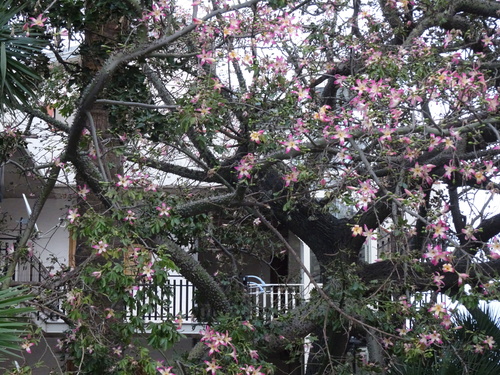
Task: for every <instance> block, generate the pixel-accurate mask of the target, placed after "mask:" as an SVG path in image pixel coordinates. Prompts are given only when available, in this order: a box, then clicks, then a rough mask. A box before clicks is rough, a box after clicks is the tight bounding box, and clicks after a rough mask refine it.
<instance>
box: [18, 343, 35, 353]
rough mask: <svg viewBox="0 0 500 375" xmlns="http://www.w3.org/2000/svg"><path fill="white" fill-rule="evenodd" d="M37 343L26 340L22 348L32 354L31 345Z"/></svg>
mask: <svg viewBox="0 0 500 375" xmlns="http://www.w3.org/2000/svg"><path fill="white" fill-rule="evenodd" d="M33 345H35V343H33V342H30V341H27V340H26V341H25V342H23V343H22V344H21V348H22V349H24V350H26V352H28V353H30V354H31V347H32V346H33Z"/></svg>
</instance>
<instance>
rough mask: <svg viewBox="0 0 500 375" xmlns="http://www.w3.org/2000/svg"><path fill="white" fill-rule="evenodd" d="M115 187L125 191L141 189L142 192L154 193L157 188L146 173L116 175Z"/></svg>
mask: <svg viewBox="0 0 500 375" xmlns="http://www.w3.org/2000/svg"><path fill="white" fill-rule="evenodd" d="M116 179H117V182H116V184H115V185H116V186H118V187H121V188H123V189H125V190H127V189H128V188H129V187H141V188H143V189H144V191H156V190H157V188H158V186H157V184H156V183H154V182H153V181H151V177H150V176H149V175H148V174H147V173H143V172H136V174H129V175H121V174H117V175H116Z"/></svg>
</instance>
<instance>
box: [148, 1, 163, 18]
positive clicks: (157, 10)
mask: <svg viewBox="0 0 500 375" xmlns="http://www.w3.org/2000/svg"><path fill="white" fill-rule="evenodd" d="M162 10H163V8H161V7H159V6H158V5H156V4H153V11H152V12H149V13H148V16H150V17H153V19H154V20H155V21H160V19H161V17H165V13H163V12H162Z"/></svg>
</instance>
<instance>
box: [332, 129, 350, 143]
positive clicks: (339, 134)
mask: <svg viewBox="0 0 500 375" xmlns="http://www.w3.org/2000/svg"><path fill="white" fill-rule="evenodd" d="M335 130H336V133H335V134H334V135H333V136H332V138H333V139H338V140H339V143H340V145H341V146H343V145H344V144H345V140H346V138H351V137H352V135H351V134H349V132H348V131H347V130H346V129H342V128H341V127H340V126H335Z"/></svg>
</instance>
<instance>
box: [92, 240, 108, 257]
mask: <svg viewBox="0 0 500 375" xmlns="http://www.w3.org/2000/svg"><path fill="white" fill-rule="evenodd" d="M108 247H109V245H108V244H107V243H105V242H104V241H99V242H98V243H97V245H94V246H92V248H94V249H96V250H97V254H99V255H100V254H103V253H105V252H106V251H107V248H108Z"/></svg>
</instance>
